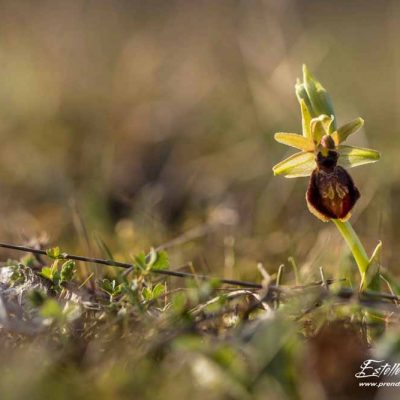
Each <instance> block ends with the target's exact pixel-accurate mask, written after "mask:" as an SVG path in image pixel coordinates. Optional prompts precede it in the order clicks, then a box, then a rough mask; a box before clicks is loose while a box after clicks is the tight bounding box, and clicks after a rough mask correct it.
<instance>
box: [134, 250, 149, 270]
mask: <svg viewBox="0 0 400 400" xmlns="http://www.w3.org/2000/svg"><path fill="white" fill-rule="evenodd" d="M134 259H135V263H136V265H137V267H138V268H139V269H142V270H144V269H146V265H147V263H146V255H145V254H144V253H143V252H142V253H139V254H138V255H137V256H136V257H135V258H134Z"/></svg>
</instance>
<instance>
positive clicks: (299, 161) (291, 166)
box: [272, 151, 316, 178]
mask: <svg viewBox="0 0 400 400" xmlns="http://www.w3.org/2000/svg"><path fill="white" fill-rule="evenodd" d="M315 167H316V164H315V156H314V153H308V152H307V153H306V152H303V151H301V152H299V153H295V154H293V155H292V156H290V157H288V158H286V159H285V160H283V161H281V162H280V163H278V164H276V165H275V166H274V167H272V170H273V172H274V175H282V176H284V177H285V178H298V177H302V176H310V175H311V173H312V172H313V170H314V169H315Z"/></svg>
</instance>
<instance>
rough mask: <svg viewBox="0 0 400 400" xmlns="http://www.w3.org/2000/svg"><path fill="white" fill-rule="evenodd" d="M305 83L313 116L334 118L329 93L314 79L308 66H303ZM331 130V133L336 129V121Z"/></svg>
mask: <svg viewBox="0 0 400 400" xmlns="http://www.w3.org/2000/svg"><path fill="white" fill-rule="evenodd" d="M303 82H304V87H305V89H306V92H307V94H308V98H309V99H310V102H311V106H312V114H314V115H321V114H326V115H332V116H334V115H335V111H334V110H333V105H332V101H331V98H330V96H329V94H328V92H327V91H326V90H325V88H324V87H323V86H322V85H321V84H320V83H319V82H318V81H316V80H315V79H314V77H313V76H312V75H311V73H310V71H309V70H308V68H307V67H306V65H303ZM331 128H332V130H331V132H333V131H334V130H335V129H336V127H335V121H333V123H332V126H331Z"/></svg>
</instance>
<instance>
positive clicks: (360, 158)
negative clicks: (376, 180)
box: [338, 145, 381, 168]
mask: <svg viewBox="0 0 400 400" xmlns="http://www.w3.org/2000/svg"><path fill="white" fill-rule="evenodd" d="M338 151H339V165H341V166H342V167H344V168H351V167H357V166H358V165H363V164H369V163H373V162H376V161H378V160H379V159H380V157H381V155H380V154H379V152H378V151H376V150H371V149H363V148H361V147H353V146H343V145H341V146H338Z"/></svg>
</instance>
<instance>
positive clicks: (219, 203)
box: [0, 0, 400, 280]
mask: <svg viewBox="0 0 400 400" xmlns="http://www.w3.org/2000/svg"><path fill="white" fill-rule="evenodd" d="M399 21H400V3H399V2H397V1H383V0H381V1H379V2H378V1H366V0H353V1H338V0H337V1H320V0H302V1H294V0H279V1H278V0H270V1H268V0H264V1H261V0H258V1H257V0H254V1H234V0H231V1H227V0H226V1H224V0H222V1H201V2H200V1H188V0H181V1H172V0H171V1H164V0H162V1H145V2H143V1H132V0H129V1H128V0H126V1H125V0H102V1H83V0H74V1H64V0H51V1H35V2H30V1H22V2H15V1H1V2H0V143H1V145H0V160H1V162H0V193H1V195H0V215H1V219H0V237H1V240H2V241H12V242H15V243H23V242H32V240H33V239H35V238H39V239H40V240H44V236H45V235H47V237H48V242H47V244H48V245H49V246H50V245H59V246H61V248H62V249H63V250H66V251H71V252H72V251H76V252H81V253H84V254H87V255H97V256H101V255H104V253H105V252H106V251H105V247H108V248H109V249H110V250H111V251H112V252H113V253H114V256H115V257H118V258H120V259H125V260H126V259H129V256H130V255H131V254H137V253H138V252H140V251H143V250H147V249H148V248H149V246H154V247H159V246H161V247H164V248H167V249H168V251H169V253H170V258H171V262H172V264H173V266H176V267H179V266H180V265H183V264H185V263H186V262H188V261H192V262H193V266H194V268H195V269H196V271H202V272H205V273H212V274H215V275H224V276H226V277H234V278H259V275H258V272H257V269H256V264H257V262H262V263H263V264H264V266H265V268H266V269H267V270H268V271H269V272H271V273H273V272H274V271H276V269H277V268H278V266H279V265H280V264H282V263H283V264H287V263H288V261H287V260H288V257H290V256H293V257H294V259H295V262H296V263H297V265H299V266H300V267H301V273H302V274H303V276H304V277H307V280H313V279H314V277H315V276H318V274H319V267H320V266H321V265H322V266H324V267H326V268H328V270H330V274H335V271H340V270H341V269H340V268H338V267H340V266H342V265H343V263H344V264H346V263H348V262H351V259H350V257H349V255H348V253H347V250H346V248H345V245H344V244H343V243H342V240H341V238H340V237H339V235H338V233H337V232H336V231H335V229H334V226H333V225H332V224H324V223H322V222H320V221H318V220H317V219H316V218H315V217H313V216H312V215H311V214H309V212H308V211H307V207H306V204H305V201H304V193H305V190H306V185H307V179H295V180H287V179H284V178H281V177H273V175H272V172H271V167H272V166H273V165H274V164H275V163H277V162H278V161H280V160H281V159H282V158H283V157H285V156H288V155H289V154H290V153H291V151H288V148H286V147H285V146H282V145H280V144H278V143H275V142H274V140H273V134H274V132H276V131H286V132H299V131H300V112H299V107H298V104H297V101H296V98H295V95H294V83H295V81H296V78H297V77H300V76H301V66H302V64H303V63H306V64H307V65H308V67H309V68H310V70H311V71H312V72H313V73H314V75H315V76H316V77H317V78H318V79H319V80H320V81H321V82H322V83H323V85H324V86H325V87H326V88H327V89H328V90H329V92H330V94H331V96H332V97H333V100H334V104H335V107H336V113H337V116H338V119H339V124H340V123H344V122H347V121H348V120H350V119H352V118H355V117H358V116H362V117H363V118H364V119H365V121H366V124H365V128H364V129H363V130H362V132H361V133H360V134H358V135H355V137H354V138H352V139H351V142H352V143H353V144H357V145H361V146H364V147H372V148H376V149H378V150H379V151H381V153H382V160H381V161H380V162H379V163H377V164H374V165H368V166H363V167H359V168H356V169H354V170H352V175H353V177H354V179H355V181H356V184H357V186H358V187H359V189H360V191H361V194H362V198H361V200H360V201H359V203H358V204H357V207H356V209H355V211H354V215H353V219H352V220H353V222H354V225H355V228H356V230H357V231H358V232H359V234H360V236H361V238H362V240H363V241H364V242H365V244H366V247H367V249H368V251H371V250H372V249H373V247H374V246H375V244H376V243H377V241H378V240H379V239H381V240H382V241H383V243H384V248H383V257H384V258H383V261H384V264H385V265H386V266H387V267H388V268H389V269H391V270H392V271H396V270H398V269H399V266H398V262H397V260H398V259H399V255H400V247H399V246H398V245H397V244H398V241H399V239H400V227H399V226H400V224H399V223H400V207H399V205H400V166H399V154H400V153H399V151H400V139H399V137H400V119H399V109H400V79H399V77H400V47H399V42H400V24H399ZM47 244H46V245H47ZM2 254H3V258H4V257H6V255H7V254H8V253H7V254H6V253H5V252H2ZM336 273H337V272H336Z"/></svg>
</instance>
